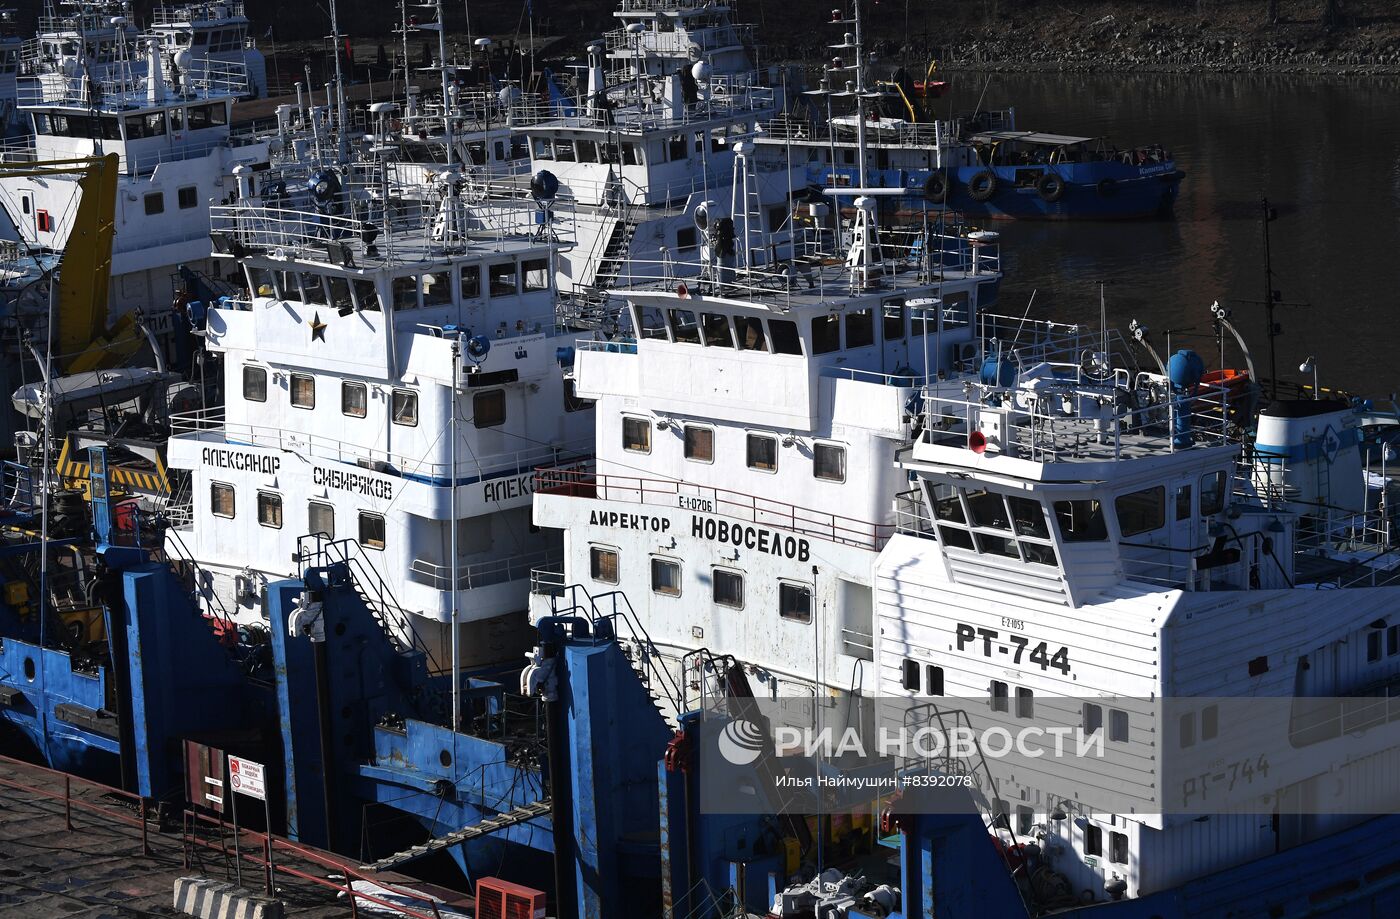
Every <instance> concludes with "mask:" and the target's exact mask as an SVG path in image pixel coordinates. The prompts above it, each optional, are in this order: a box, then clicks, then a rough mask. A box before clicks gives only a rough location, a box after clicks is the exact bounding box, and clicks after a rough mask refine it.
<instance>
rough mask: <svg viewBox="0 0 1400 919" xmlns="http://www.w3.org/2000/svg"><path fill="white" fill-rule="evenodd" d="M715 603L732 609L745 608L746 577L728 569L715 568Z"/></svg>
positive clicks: (712, 577)
mask: <svg viewBox="0 0 1400 919" xmlns="http://www.w3.org/2000/svg"><path fill="white" fill-rule="evenodd" d="M711 581H712V583H713V586H714V593H713V596H714V601H715V603H717V604H719V605H720V606H727V607H730V608H731V609H743V608H744V576H743V575H742V574H740V573H739V572H737V571H730V570H728V569H727V568H715V569H713V573H712V576H711Z"/></svg>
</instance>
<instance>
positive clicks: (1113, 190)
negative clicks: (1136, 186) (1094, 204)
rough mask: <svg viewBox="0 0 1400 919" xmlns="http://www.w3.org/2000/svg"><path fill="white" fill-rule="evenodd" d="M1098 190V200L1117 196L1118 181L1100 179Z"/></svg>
mask: <svg viewBox="0 0 1400 919" xmlns="http://www.w3.org/2000/svg"><path fill="white" fill-rule="evenodd" d="M1098 190H1099V197H1100V198H1112V197H1113V196H1114V195H1116V194H1118V181H1117V180H1116V179H1100V180H1099V184H1098Z"/></svg>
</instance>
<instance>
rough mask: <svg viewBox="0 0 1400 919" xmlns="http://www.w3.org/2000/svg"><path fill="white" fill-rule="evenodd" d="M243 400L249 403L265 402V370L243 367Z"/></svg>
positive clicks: (264, 368) (263, 368) (245, 365)
mask: <svg viewBox="0 0 1400 919" xmlns="http://www.w3.org/2000/svg"><path fill="white" fill-rule="evenodd" d="M243 398H244V399H246V400H247V401H249V402H266V401H267V368H266V367H250V366H248V365H247V364H244V365H243Z"/></svg>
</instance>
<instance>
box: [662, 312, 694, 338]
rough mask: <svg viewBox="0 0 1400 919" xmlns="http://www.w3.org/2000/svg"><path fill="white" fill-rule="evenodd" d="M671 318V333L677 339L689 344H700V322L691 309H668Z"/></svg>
mask: <svg viewBox="0 0 1400 919" xmlns="http://www.w3.org/2000/svg"><path fill="white" fill-rule="evenodd" d="M667 313H668V314H669V315H670V319H671V335H672V336H673V337H674V340H675V341H678V342H684V343H685V344H688V345H698V344H700V324H699V323H698V322H697V321H696V320H695V314H694V313H692V312H691V311H690V310H667Z"/></svg>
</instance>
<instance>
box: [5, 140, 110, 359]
mask: <svg viewBox="0 0 1400 919" xmlns="http://www.w3.org/2000/svg"><path fill="white" fill-rule="evenodd" d="M119 171H120V165H119V158H118V156H117V155H116V154H115V153H109V154H107V155H106V156H95V157H82V158H78V159H69V160H47V161H41V162H33V163H0V178H39V179H44V178H61V177H67V176H73V175H77V176H78V190H79V192H80V195H79V199H78V209H77V212H76V213H75V214H74V215H73V227H72V230H71V231H70V232H69V234H68V243H67V245H66V246H65V247H64V249H63V257H62V261H61V262H60V265H59V282H58V301H57V303H56V304H55V307H56V309H55V316H56V320H57V325H56V327H55V328H54V330H53V331H54V342H53V349H54V353H55V354H62V355H76V356H77V357H74V358H73V360H72V361H71V362H70V366H69V367H67V368H64V369H67V370H73V369H84V370H90V369H93V368H94V367H96V366H100V363H101V361H100V359H99V360H98V362H96V363H94V362H93V358H94V356H95V355H94V354H93V346H94V345H95V344H98V343H100V344H102V345H104V346H105V345H106V344H108V342H107V339H106V333H107V297H108V286H109V284H110V283H111V278H112V238H113V236H114V235H115V233H116V211H117V182H118V178H119ZM80 363H81V364H86V365H87V366H82V367H78V366H76V365H78V364H80Z"/></svg>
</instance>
